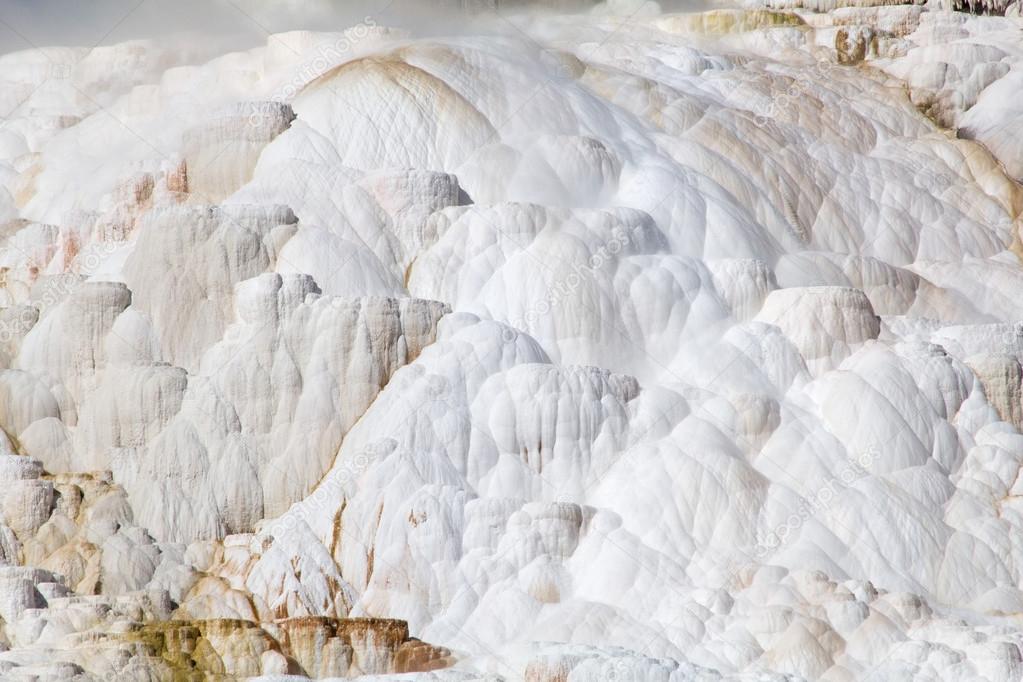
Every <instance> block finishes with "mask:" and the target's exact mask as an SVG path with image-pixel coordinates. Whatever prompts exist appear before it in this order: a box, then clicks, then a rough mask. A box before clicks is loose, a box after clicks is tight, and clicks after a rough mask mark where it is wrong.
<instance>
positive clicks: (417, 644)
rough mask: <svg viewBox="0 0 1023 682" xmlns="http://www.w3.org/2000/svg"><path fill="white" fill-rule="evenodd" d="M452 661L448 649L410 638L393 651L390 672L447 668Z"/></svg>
mask: <svg viewBox="0 0 1023 682" xmlns="http://www.w3.org/2000/svg"><path fill="white" fill-rule="evenodd" d="M454 663H455V659H454V656H453V655H452V653H451V651H450V650H449V649H445V648H444V647H438V646H434V645H432V644H427V643H426V642H421V641H419V640H418V639H410V640H409V641H407V642H405V643H404V644H402V645H401V646H399V647H398V650H397V651H396V652H395V653H394V664H393V666H392V667H393V670H392V672H395V673H398V674H402V673H425V672H430V671H431V670H441V669H443V668H449V667H451V666H452V665H454Z"/></svg>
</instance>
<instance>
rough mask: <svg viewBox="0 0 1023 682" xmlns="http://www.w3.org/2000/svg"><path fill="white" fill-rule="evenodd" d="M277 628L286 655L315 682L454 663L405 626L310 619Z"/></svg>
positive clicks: (280, 623)
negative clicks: (322, 679)
mask: <svg viewBox="0 0 1023 682" xmlns="http://www.w3.org/2000/svg"><path fill="white" fill-rule="evenodd" d="M276 626H277V627H279V628H280V632H281V635H280V643H281V647H282V650H283V652H284V653H285V654H286V655H287V656H288V657H289V658H290V659H291V660H292V661H294V663H295V664H296V665H297V667H298V668H299V669H300V672H301V673H302V674H305V675H308V676H310V677H351V676H356V675H380V674H387V673H410V672H426V671H430V670H439V669H442V668H447V667H449V666H451V665H452V664H453V663H454V657H453V655H452V653H451V651H449V650H448V649H444V648H442V647H436V646H433V645H431V644H427V643H426V642H422V641H420V640H418V639H415V638H411V637H409V631H408V623H407V622H405V621H403V620H395V619H389V618H345V619H337V618H327V617H322V616H306V617H301V618H288V619H284V620H280V621H277V623H276Z"/></svg>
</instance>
